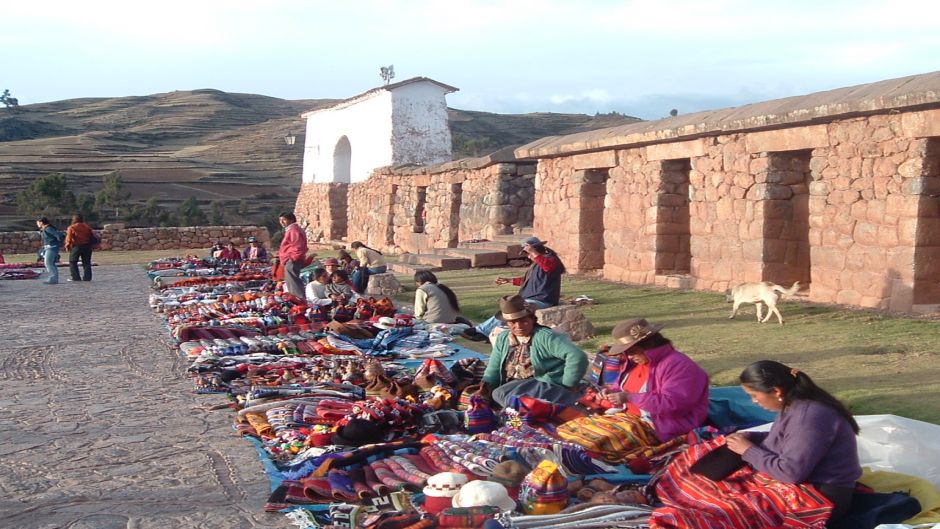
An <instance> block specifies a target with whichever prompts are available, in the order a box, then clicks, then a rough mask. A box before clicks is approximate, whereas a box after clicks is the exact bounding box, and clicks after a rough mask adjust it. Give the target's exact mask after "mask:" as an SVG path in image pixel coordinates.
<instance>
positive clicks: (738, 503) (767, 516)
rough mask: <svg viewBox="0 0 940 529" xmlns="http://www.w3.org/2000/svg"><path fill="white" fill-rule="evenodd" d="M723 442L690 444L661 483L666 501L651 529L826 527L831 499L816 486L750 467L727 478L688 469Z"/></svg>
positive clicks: (660, 490)
mask: <svg viewBox="0 0 940 529" xmlns="http://www.w3.org/2000/svg"><path fill="white" fill-rule="evenodd" d="M722 444H724V438H722V437H719V438H716V439H713V440H710V441H706V442H704V443H700V444H697V445H694V446H691V447H689V449H688V450H686V451H685V452H683V453H682V454H680V455H679V456H677V457H676V458H675V459H674V460H673V461H672V463H670V464H669V466H668V467H667V469H666V473H665V474H664V475H663V477H662V478H661V479H660V481H659V482H658V483H657V484H656V493H657V494H658V496H659V499H660V501H662V502H663V503H664V504H665V505H666V506H665V507H662V508H659V509H656V510H655V511H653V515H652V517H651V519H650V529H762V528H785V529H804V528H805V529H823V528H824V527H825V526H826V522H827V521H828V520H829V516H830V514H832V508H833V505H832V503H831V502H830V501H829V500H828V499H826V497H825V496H823V495H822V494H820V493H819V491H817V490H816V489H815V488H814V487H813V486H812V485H794V484H790V483H782V482H780V481H777V480H774V479H771V478H770V477H769V476H767V475H766V474H762V473H760V472H757V471H755V470H754V469H752V468H751V467H749V466H745V467H744V468H742V469H740V470H738V471H736V472H735V473H734V474H731V475H730V476H728V477H727V478H725V479H724V480H722V481H712V480H710V479H708V478H706V477H705V476H701V475H698V474H693V473H691V472H689V467H690V466H692V465H693V464H694V463H695V462H696V461H698V460H699V459H700V458H701V457H702V456H704V455H705V454H707V453H708V452H710V451H712V450H713V449H715V448H717V447H718V446H721V445H722Z"/></svg>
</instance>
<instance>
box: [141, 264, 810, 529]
mask: <svg viewBox="0 0 940 529" xmlns="http://www.w3.org/2000/svg"><path fill="white" fill-rule="evenodd" d="M180 269H182V270H185V271H186V273H187V274H191V275H190V276H188V277H186V276H180V277H176V276H174V274H176V273H177V272H176V270H180ZM151 272H152V275H153V277H155V278H158V279H163V280H167V279H168V278H169V277H172V278H173V279H176V280H177V281H175V282H174V283H173V284H169V281H166V282H165V283H164V282H163V281H155V283H154V287H155V290H154V292H153V294H151V296H150V300H149V301H150V305H151V306H152V307H153V308H154V310H155V311H157V312H158V313H161V314H162V315H163V317H164V318H165V320H166V325H167V329H168V332H169V333H170V336H172V337H173V338H175V339H176V341H177V342H178V344H179V349H180V354H181V355H183V356H185V358H186V359H187V360H188V361H189V362H190V365H189V367H188V373H189V374H190V376H191V377H192V380H193V383H194V386H195V391H196V392H198V393H206V394H220V395H225V396H226V397H227V398H228V399H229V401H230V403H231V405H229V404H222V405H217V406H213V407H214V408H216V409H230V408H234V409H235V410H236V413H235V414H234V420H233V429H234V431H235V432H237V433H238V434H240V435H243V436H244V437H246V438H248V439H250V440H251V442H252V443H253V445H254V446H255V448H256V449H257V451H258V453H259V455H260V456H261V459H262V463H263V464H264V467H265V471H266V472H267V473H268V475H269V477H270V480H271V485H272V492H271V495H270V497H269V499H268V501H267V503H266V505H265V510H268V511H280V510H290V509H297V508H302V509H303V511H295V512H294V514H293V515H292V518H293V519H294V521H295V522H296V523H297V524H298V525H300V526H302V527H322V526H331V527H342V528H348V529H354V528H355V529H360V528H362V529H373V528H374V529H396V528H402V529H404V528H406V527H408V528H410V529H430V528H431V527H433V526H434V525H435V524H437V526H439V527H444V528H446V527H480V526H482V524H483V523H484V522H489V523H500V524H502V525H505V526H506V527H541V528H551V529H562V528H568V527H598V528H599V527H643V526H644V524H646V523H647V522H648V521H649V517H650V512H651V509H649V508H647V507H645V506H643V505H628V506H625V505H623V504H624V503H625V502H628V503H633V502H634V501H638V502H641V503H647V502H648V501H649V493H650V490H649V488H648V487H643V483H644V482H645V481H646V480H648V479H649V476H648V475H647V473H648V472H655V471H658V472H660V473H662V478H661V481H660V482H659V487H658V489H657V490H660V491H661V494H662V498H663V501H665V502H666V503H667V505H668V507H666V508H664V509H660V510H657V511H656V513H657V514H656V515H655V523H658V524H659V525H658V526H657V527H690V528H693V527H695V528H697V527H705V525H702V524H704V523H708V522H709V521H710V519H709V516H713V515H715V514H716V513H717V511H716V510H715V509H719V510H720V509H721V508H722V507H723V506H727V505H730V503H728V501H729V500H726V499H723V497H722V496H721V492H722V491H721V489H720V487H718V489H715V488H714V487H713V488H708V485H709V484H707V483H700V482H697V481H695V480H694V479H690V477H689V476H688V475H687V474H688V473H687V472H684V471H683V468H687V467H688V465H689V464H690V463H691V462H692V461H694V458H695V457H697V456H699V455H701V453H702V451H703V450H705V449H706V447H708V446H712V445H713V444H714V443H715V442H717V440H716V439H715V438H714V436H715V435H717V434H719V433H720V432H719V431H718V430H716V429H714V428H711V429H702V431H697V432H694V435H690V436H689V437H688V438H685V437H680V438H677V439H673V440H670V441H669V442H666V443H659V442H658V441H657V440H656V438H655V436H653V435H652V434H651V431H650V430H649V428H648V427H647V426H646V423H644V422H642V421H640V420H639V419H634V418H631V417H618V416H604V415H585V413H584V412H583V411H580V410H577V409H574V408H570V407H566V406H561V405H557V404H553V403H550V402H545V401H540V400H539V399H534V398H531V397H524V398H523V397H520V398H516V399H512V401H511V402H508V403H507V407H506V408H504V409H502V410H498V409H495V408H494V407H493V405H492V403H491V401H490V395H489V393H488V392H486V391H484V389H485V388H482V387H481V386H480V382H481V377H482V375H483V374H484V372H485V367H486V359H485V358H483V357H481V356H480V355H478V354H476V353H474V352H472V351H468V350H465V349H462V348H459V347H455V346H454V345H453V344H452V343H451V337H450V334H449V333H447V332H439V331H438V330H437V329H436V328H433V327H423V326H422V324H421V322H414V321H413V320H412V318H411V317H410V316H408V315H406V314H399V313H396V312H395V308H394V304H393V303H392V301H391V300H389V299H387V298H386V299H380V300H376V299H371V298H369V299H359V300H358V302H357V303H356V304H355V305H349V306H340V307H329V306H327V307H324V306H319V305H318V306H311V305H308V304H307V303H306V301H305V300H303V299H300V298H297V297H294V296H291V295H290V294H286V293H282V292H279V291H278V290H277V288H276V284H275V282H274V281H272V280H271V278H270V270H268V269H265V268H264V267H263V266H262V265H261V264H258V263H252V264H249V265H247V266H245V267H241V266H238V267H236V266H232V263H212V262H209V261H196V262H193V261H192V260H178V261H165V262H159V263H154V265H153V267H152V270H151ZM163 274H170V276H165V275H163ZM161 276H162V277H161ZM716 393H720V392H716ZM738 393H741V392H740V391H738ZM739 397H740V396H738V395H736V394H735V395H732V396H731V398H730V400H728V402H730V403H731V404H732V406H730V407H729V409H730V410H732V411H734V406H735V405H736V404H735V402H737V400H740V399H741V398H743V397H740V398H739ZM736 399H737V400H736ZM742 413H743V415H742ZM747 413H748V410H745V411H744V412H742V411H741V410H737V411H735V412H734V414H733V415H734V417H732V418H730V419H728V420H727V422H728V424H727V425H725V429H723V430H721V432H724V431H730V430H733V428H734V426H735V425H738V426H739V425H741V424H750V423H752V422H760V420H757V419H759V418H755V417H748V416H747ZM716 415H717V413H716ZM723 415H729V414H727V413H725V414H723ZM469 432H478V433H476V434H475V435H469ZM719 439H720V438H719ZM687 440H688V441H689V442H696V441H699V440H703V441H704V443H703V444H698V445H695V446H694V447H693V448H690V449H688V450H687V451H685V452H683V447H684V443H685V442H686V441H687ZM709 443H712V445H710V444H709ZM680 452H681V455H678V456H677V457H676V459H675V462H674V463H673V464H672V465H670V466H668V467H666V464H667V463H668V462H669V460H670V459H671V458H672V457H673V456H675V455H676V454H679V453H680ZM624 462H627V463H629V465H630V468H632V469H635V470H636V473H633V472H631V471H630V470H628V469H627V467H625V466H624V465H623V464H621V463H624ZM501 465H516V466H517V467H519V468H523V469H526V470H525V471H523V473H522V474H523V475H520V476H518V480H516V481H513V480H507V478H506V476H505V475H503V473H502V472H503V471H502V470H500V469H501V468H502V467H501ZM540 467H541V468H543V469H544V468H549V467H551V468H552V469H555V470H554V471H553V472H556V471H557V473H558V474H559V475H560V476H562V477H563V478H567V479H569V480H575V479H576V478H581V477H582V476H591V477H594V478H599V479H593V480H592V481H591V487H585V486H583V483H584V482H585V481H587V480H586V479H585V480H582V479H577V481H572V483H573V484H572V485H569V489H568V490H567V491H565V490H564V489H563V488H561V487H560V485H559V483H555V482H551V484H549V482H547V481H546V482H544V483H541V482H539V481H538V480H537V479H536V477H537V476H533V473H534V472H536V471H537V469H538V468H540ZM640 469H642V470H640ZM525 472H528V474H525ZM442 473H451V474H453V475H460V476H463V477H464V478H465V479H466V480H467V482H468V484H470V483H477V484H479V482H489V481H492V482H493V483H495V484H498V486H497V485H493V484H491V485H490V486H488V487H477V488H478V489H479V490H478V491H477V492H476V493H475V495H474V494H470V493H468V494H466V495H464V496H461V504H460V506H451V505H449V504H447V501H449V500H448V497H444V498H443V500H442V499H441V498H437V501H436V505H437V507H436V509H437V510H435V511H434V512H433V513H432V512H431V511H429V510H428V509H427V505H426V504H425V502H426V499H425V498H424V497H423V495H422V492H423V491H425V488H426V487H427V486H428V481H429V479H431V478H432V477H433V476H437V475H439V474H442ZM745 478H746V479H745ZM556 481H558V480H556ZM621 482H623V483H624V485H623V486H629V487H634V486H636V487H638V489H637V490H632V491H630V490H627V491H620V490H619V489H618V492H617V494H621V495H620V496H617V495H616V494H615V493H614V492H615V491H613V490H612V489H613V488H614V487H615V486H616V485H615V484H616V483H621ZM539 483H541V484H539ZM560 483H561V484H563V483H564V480H562V481H560ZM598 483H601V484H604V483H606V484H608V487H607V488H605V487H603V486H601V485H598ZM736 486H738V487H741V488H744V489H746V490H748V491H749V492H748V497H749V498H753V501H752V504H749V505H743V506H740V510H738V511H735V520H736V522H735V523H737V524H738V525H732V526H731V527H739V526H740V527H745V526H747V525H746V524H748V523H756V522H755V521H756V520H764V519H765V518H766V517H774V516H776V517H778V518H780V519H781V520H783V521H784V522H785V523H789V521H792V522H793V523H794V524H795V523H796V522H800V523H802V522H806V523H808V524H809V525H808V526H812V524H814V523H817V522H818V521H819V520H824V519H825V516H827V515H828V510H827V509H828V505H826V504H825V503H824V502H825V500H824V499H822V500H820V497H819V495H818V494H815V495H814V494H813V491H812V489H811V488H807V489H806V490H804V489H803V488H799V487H794V486H789V487H791V488H786V487H785V486H782V484H774V483H771V482H769V480H765V479H764V478H762V477H761V476H759V475H748V476H745V475H744V474H742V481H741V482H740V484H738V485H736ZM572 487H574V488H572ZM431 490H432V492H433V489H431ZM510 490H512V496H509V494H510ZM484 491H485V492H486V494H491V495H493V494H495V496H486V494H484ZM521 491H525V492H524V496H525V505H528V506H529V507H527V508H529V510H531V511H532V512H552V513H553V514H550V515H544V516H523V515H517V514H514V513H512V514H510V513H508V512H503V511H504V510H506V509H508V510H509V511H512V510H515V508H512V509H509V508H508V507H509V505H515V504H514V503H512V502H513V500H515V499H516V497H517V495H518V494H521ZM589 493H590V494H589ZM500 494H501V495H500ZM624 494H625V495H624ZM706 495H707V496H709V497H714V500H713V501H711V502H710V501H709V500H708V498H704V497H703V496H706ZM454 497H457V496H454ZM487 502H489V503H487ZM576 502H581V503H577V504H576V505H569V504H571V503H576ZM585 502H588V503H585ZM722 502H724V503H722ZM431 503H435V502H431ZM493 505H502V506H503V507H504V509H500V508H497V507H494V506H493ZM546 506H547V507H546ZM566 506H567V508H565V507H566ZM548 507H550V509H548ZM520 508H521V507H520ZM546 509H547V510H546ZM562 509H563V510H562ZM572 509H573V510H572ZM558 510H561V512H556V511H558ZM758 511H760V512H761V513H763V514H760V515H758V514H757V512H758ZM765 511H766V512H765ZM760 516H763V517H765V518H760ZM670 524H672V525H670ZM696 524H698V525H696ZM784 526H785V527H789V526H787V525H784ZM792 526H793V527H797V526H799V525H792ZM494 529H495V528H494Z"/></svg>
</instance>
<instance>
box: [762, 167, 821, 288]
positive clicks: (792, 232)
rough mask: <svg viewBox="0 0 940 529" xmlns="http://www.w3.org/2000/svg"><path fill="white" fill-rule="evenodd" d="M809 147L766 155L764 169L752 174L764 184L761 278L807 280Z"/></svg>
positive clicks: (789, 281) (806, 282) (784, 282)
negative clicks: (762, 269) (762, 267)
mask: <svg viewBox="0 0 940 529" xmlns="http://www.w3.org/2000/svg"><path fill="white" fill-rule="evenodd" d="M811 158H812V150H808V149H807V150H798V151H788V152H772V153H768V154H767V158H766V159H767V168H766V171H765V172H764V171H761V172H758V174H756V175H755V177H756V180H757V183H756V184H755V186H764V193H763V196H762V197H760V198H762V199H763V200H761V205H762V207H763V214H764V252H763V260H764V271H763V278H764V281H771V282H774V283H777V284H779V285H785V286H789V285H791V284H793V283H794V282H796V281H799V282H800V284H801V285H802V287H803V288H806V287H807V286H808V285H809V283H810V279H811V270H812V263H811V259H810V236H809V230H810V227H809V183H810V182H811V181H812V179H811V171H810V159H811Z"/></svg>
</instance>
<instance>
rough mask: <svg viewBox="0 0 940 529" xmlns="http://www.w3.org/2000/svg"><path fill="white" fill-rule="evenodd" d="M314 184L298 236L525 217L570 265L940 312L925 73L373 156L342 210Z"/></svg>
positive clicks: (438, 237)
mask: <svg viewBox="0 0 940 529" xmlns="http://www.w3.org/2000/svg"><path fill="white" fill-rule="evenodd" d="M328 195H329V192H328V191H326V190H313V189H312V188H309V187H308V186H304V188H303V189H302V191H301V196H300V197H299V198H298V206H297V210H298V212H299V213H300V215H299V216H301V217H302V218H303V219H305V220H306V221H307V222H308V223H309V224H310V225H311V228H312V229H311V230H310V231H311V232H312V233H317V234H318V235H319V236H322V237H325V238H328V237H331V236H335V234H338V233H341V229H340V228H339V227H335V228H334V226H333V225H334V224H336V223H338V222H340V221H339V220H337V219H339V218H340V217H342V218H344V219H345V218H348V227H347V229H346V232H347V233H346V235H347V240H350V241H351V240H356V239H358V240H362V241H364V242H366V243H367V244H369V245H370V246H373V247H376V248H380V249H383V250H390V251H393V252H402V251H408V252H424V251H428V250H429V249H432V248H437V247H446V246H453V245H455V244H456V243H457V242H459V241H464V240H468V239H477V238H487V239H489V238H492V237H493V236H495V235H500V234H506V233H512V232H514V231H517V230H518V229H519V228H522V227H527V226H533V228H534V229H533V232H534V234H535V235H536V236H538V237H540V238H541V239H543V240H546V241H548V245H549V246H550V247H552V248H553V249H555V250H556V251H557V252H558V253H559V255H560V256H561V257H562V259H563V261H564V262H565V264H566V266H567V267H568V269H569V270H570V271H572V272H582V273H584V272H590V273H598V274H601V275H602V276H603V277H605V278H607V279H611V280H615V281H622V282H629V283H637V284H659V285H666V286H675V287H685V288H689V287H691V288H696V289H701V290H713V291H722V290H724V289H726V288H729V287H731V286H734V285H736V284H739V283H743V282H750V281H772V282H775V283H778V284H783V285H787V286H789V285H790V284H792V283H793V282H796V281H799V282H800V283H801V284H802V285H803V293H804V294H806V295H807V296H808V298H809V299H810V300H813V301H819V302H833V303H841V304H848V305H857V306H862V307H872V308H880V309H888V310H893V311H916V312H940V72H935V73H931V74H924V75H918V76H910V77H905V78H901V79H892V80H887V81H880V82H877V83H871V84H867V85H861V86H855V87H847V88H840V89H836V90H830V91H826V92H820V93H817V94H810V95H806V96H798V97H791V98H786V99H781V100H776V101H767V102H763V103H756V104H752V105H744V106H741V107H737V108H731V109H719V110H714V111H705V112H698V113H694V114H688V115H684V116H676V117H672V118H666V119H662V120H658V121H652V122H642V123H634V124H629V125H623V126H618V127H613V128H610V129H604V130H600V131H587V132H582V133H577V134H572V135H568V136H553V137H547V138H543V139H540V140H537V141H534V142H532V143H530V144H528V145H524V146H522V147H519V148H517V149H515V150H514V151H512V152H508V151H507V152H500V153H494V154H493V155H491V156H490V157H487V158H481V159H473V160H460V161H457V162H451V163H449V164H442V165H438V166H431V167H419V168H409V169H401V168H398V169H392V168H381V169H377V170H376V171H375V172H374V173H373V175H372V177H371V178H370V179H369V180H368V181H367V182H363V183H361V184H355V185H351V186H350V187H349V190H348V201H347V204H348V205H347V211H346V214H345V215H339V214H338V213H337V212H339V211H340V210H342V206H341V205H340V206H337V204H338V203H339V202H342V201H341V200H338V199H336V198H335V197H328ZM324 208H326V209H330V208H332V211H333V213H331V214H329V215H325V214H324V213H323V212H322V211H319V212H317V211H314V210H322V209H324Z"/></svg>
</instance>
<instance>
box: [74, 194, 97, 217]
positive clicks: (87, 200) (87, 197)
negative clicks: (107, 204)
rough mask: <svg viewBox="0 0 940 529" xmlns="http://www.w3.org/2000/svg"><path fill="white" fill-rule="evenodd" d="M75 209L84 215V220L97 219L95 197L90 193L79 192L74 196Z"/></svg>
mask: <svg viewBox="0 0 940 529" xmlns="http://www.w3.org/2000/svg"><path fill="white" fill-rule="evenodd" d="M75 211H76V212H78V213H81V214H82V216H83V217H85V221H86V222H87V221H95V220H98V210H96V209H95V197H94V195H92V194H91V193H79V194H78V196H76V197H75Z"/></svg>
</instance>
